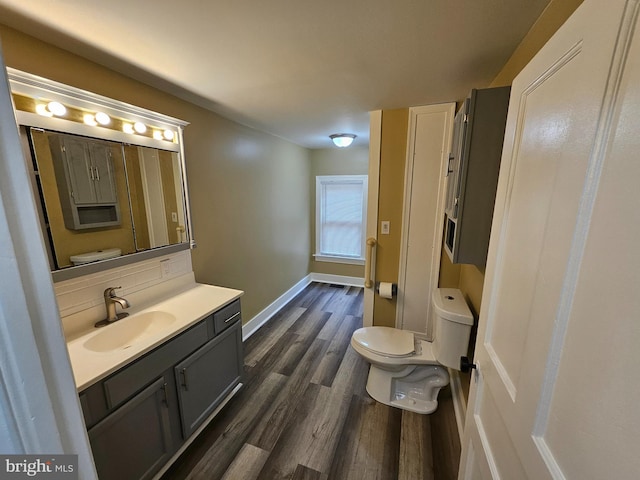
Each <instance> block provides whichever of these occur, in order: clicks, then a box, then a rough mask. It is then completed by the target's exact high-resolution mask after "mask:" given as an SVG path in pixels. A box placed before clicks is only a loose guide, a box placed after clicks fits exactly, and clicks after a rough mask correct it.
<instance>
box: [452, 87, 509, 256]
mask: <svg viewBox="0 0 640 480" xmlns="http://www.w3.org/2000/svg"><path fill="white" fill-rule="evenodd" d="M510 91H511V88H510V87H499V88H487V89H483V90H472V92H471V95H470V96H469V98H467V99H466V100H465V102H464V105H463V106H462V108H461V109H460V111H459V112H458V113H457V115H456V119H455V122H454V130H453V149H452V152H451V155H450V160H449V172H448V179H447V180H448V181H447V202H446V205H445V213H446V225H445V251H446V252H447V254H448V255H449V258H450V259H451V261H452V262H453V263H466V264H474V265H477V266H479V267H481V268H484V266H485V264H486V261H487V250H488V248H489V236H490V233H491V220H492V218H493V206H494V202H495V197H496V188H497V186H498V174H499V170H500V160H501V158H502V143H503V141H504V129H505V125H506V121H507V109H508V107H509V93H510Z"/></svg>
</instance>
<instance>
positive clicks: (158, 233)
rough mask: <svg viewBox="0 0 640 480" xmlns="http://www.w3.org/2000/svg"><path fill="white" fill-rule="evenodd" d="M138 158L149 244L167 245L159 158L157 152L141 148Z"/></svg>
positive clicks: (167, 236)
mask: <svg viewBox="0 0 640 480" xmlns="http://www.w3.org/2000/svg"><path fill="white" fill-rule="evenodd" d="M138 156H139V158H140V174H141V175H142V191H143V193H144V207H145V210H146V213H147V223H148V224H149V243H150V245H151V248H153V247H162V246H164V245H169V233H168V230H167V214H166V210H165V208H164V190H163V188H162V173H161V171H160V157H159V156H158V152H157V150H154V149H152V148H142V147H140V148H138Z"/></svg>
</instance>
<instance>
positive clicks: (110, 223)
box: [7, 67, 196, 282]
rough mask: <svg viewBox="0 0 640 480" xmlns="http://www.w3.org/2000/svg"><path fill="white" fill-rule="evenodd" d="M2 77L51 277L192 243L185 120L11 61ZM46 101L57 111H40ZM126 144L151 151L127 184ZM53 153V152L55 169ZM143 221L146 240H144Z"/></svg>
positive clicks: (136, 259)
mask: <svg viewBox="0 0 640 480" xmlns="http://www.w3.org/2000/svg"><path fill="white" fill-rule="evenodd" d="M7 75H8V77H9V84H10V87H11V95H12V100H13V105H14V109H15V115H16V120H17V122H18V124H19V126H20V132H21V137H22V146H23V151H24V156H25V160H26V162H27V164H28V167H29V168H30V170H31V173H32V185H33V193H34V196H35V200H36V208H37V209H38V212H39V214H40V220H41V226H42V233H43V237H44V239H45V241H46V246H47V252H48V255H49V261H50V265H51V270H52V277H53V280H54V282H58V281H63V280H69V279H72V278H77V277H80V276H82V275H87V274H92V273H97V272H101V271H105V270H107V269H110V268H114V267H119V266H124V265H129V264H132V263H135V262H139V261H142V260H147V259H151V258H156V257H160V256H163V255H168V254H171V253H177V252H179V251H182V250H186V249H189V248H194V247H195V245H196V244H195V240H194V239H193V235H192V233H193V232H192V226H191V221H190V212H189V195H188V189H187V185H186V176H185V171H184V169H185V164H186V162H185V159H184V153H183V137H182V134H183V131H184V128H185V127H186V126H187V125H188V122H185V121H183V120H180V119H177V118H173V117H170V116H167V115H164V114H161V113H158V112H153V111H151V110H147V109H144V108H140V107H136V106H134V105H130V104H127V103H123V102H120V101H118V100H115V99H112V98H108V97H104V96H102V95H98V94H96V93H93V92H89V91H86V90H81V89H78V88H75V87H71V86H69V85H65V84H63V83H59V82H55V81H53V80H49V79H47V78H43V77H39V76H37V75H32V74H30V73H26V72H21V71H19V70H16V69H13V68H10V67H7ZM54 101H56V102H59V103H61V104H63V105H64V106H65V109H66V112H65V113H64V114H60V115H53V114H52V113H51V112H50V111H49V110H48V109H47V105H48V103H47V102H54ZM98 117H100V120H98ZM137 123H139V124H141V125H144V127H145V128H143V129H137V130H136V129H134V128H133V125H135V124H137ZM52 136H59V137H60V139H58V140H55V141H54V143H55V142H58V143H57V144H50V143H49V137H52ZM63 139H64V140H63ZM67 139H72V140H68V142H67ZM66 143H68V144H66ZM56 145H57V147H59V148H57V149H56ZM52 147H53V148H52ZM62 148H64V150H62ZM125 150H127V151H126V152H125ZM133 150H135V151H136V152H142V155H145V154H146V153H149V152H150V155H151V156H154V155H156V156H157V157H158V158H159V162H157V165H156V164H149V167H150V168H149V169H148V170H144V171H141V175H139V178H141V179H142V183H138V184H137V185H135V186H134V185H133V184H132V183H131V182H132V179H131V177H130V175H129V173H130V171H134V170H132V169H130V167H129V161H130V158H132V155H131V152H132V151H133ZM54 156H56V157H59V159H61V161H60V162H55V163H57V164H58V166H56V167H55V168H54V158H53V157H54ZM132 161H133V160H132ZM60 165H61V166H60ZM145 167H146V165H145ZM155 167H159V168H156V171H155V172H154V171H152V169H153V168H155ZM56 168H57V169H58V171H60V173H59V174H58V173H57V171H56ZM57 177H59V178H57ZM154 177H155V179H154ZM160 180H161V181H162V183H161V184H160V183H159V181H160ZM145 181H146V185H145V184H144V182H145ZM154 182H155V184H154ZM146 188H148V189H149V190H148V191H146V192H145V189H146ZM154 188H155V190H152V189H154ZM59 189H60V191H59ZM65 193H66V196H65ZM161 198H162V199H163V200H164V204H163V205H162V209H160V210H157V209H156V207H157V206H158V205H159V204H160V203H162V202H161V200H160V199H161ZM63 208H64V209H66V213H64V214H63ZM163 209H164V210H163ZM87 212H88V213H87ZM105 212H106V213H108V215H106V214H105ZM74 213H75V214H76V217H77V218H74ZM81 213H82V214H83V215H85V216H87V217H89V218H82V215H81ZM151 217H153V220H149V218H151ZM117 218H119V223H118V220H117ZM163 219H164V220H163ZM150 221H153V225H150V224H149V222H150ZM165 224H166V227H165V228H166V230H167V232H166V234H162V228H163V227H164V225H165ZM89 225H90V226H89ZM78 227H81V228H78ZM148 229H153V234H154V235H155V238H154V239H153V240H151V239H149V240H144V238H143V237H144V235H143V232H144V231H145V230H148ZM147 236H149V235H147ZM47 240H48V241H47ZM105 250H108V251H109V252H112V251H113V252H120V253H121V256H118V257H111V256H109V257H106V256H105V253H106V252H105ZM94 254H99V255H94ZM71 256H73V257H74V258H75V259H78V258H79V257H82V258H81V260H80V262H76V260H74V261H73V262H71V261H70V257H71ZM87 259H93V260H87ZM72 263H74V265H72Z"/></svg>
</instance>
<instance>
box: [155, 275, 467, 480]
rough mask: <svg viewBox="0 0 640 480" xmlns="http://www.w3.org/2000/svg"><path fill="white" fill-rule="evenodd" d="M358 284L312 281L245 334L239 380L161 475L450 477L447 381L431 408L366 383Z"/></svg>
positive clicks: (451, 421)
mask: <svg viewBox="0 0 640 480" xmlns="http://www.w3.org/2000/svg"><path fill="white" fill-rule="evenodd" d="M362 305H363V291H362V289H360V288H354V287H340V286H334V285H327V284H320V283H312V284H311V285H309V286H308V287H307V288H306V289H305V290H304V291H303V292H301V293H300V294H299V295H298V296H297V297H296V298H294V299H293V300H292V301H291V302H290V303H289V304H288V305H287V306H286V307H285V308H283V309H282V310H281V311H280V312H279V313H278V314H277V315H275V316H274V317H273V318H272V319H271V320H270V321H269V322H268V323H267V324H266V325H265V326H263V327H262V328H261V329H260V330H259V331H258V332H256V333H255V334H254V335H253V336H252V337H250V338H249V339H248V340H247V342H245V345H244V348H245V378H244V383H245V385H244V387H243V388H242V390H240V392H238V394H237V395H236V396H235V397H234V398H233V399H232V400H231V401H230V402H229V404H227V406H225V408H224V409H222V411H221V412H220V413H219V414H218V416H217V417H216V418H215V419H214V420H213V421H212V422H211V423H210V424H209V426H208V427H207V428H206V429H205V430H204V431H203V432H202V433H201V434H200V436H199V437H198V438H197V439H196V440H195V441H194V442H193V443H192V444H191V445H190V447H189V448H188V449H187V450H186V451H185V452H184V453H183V454H182V456H181V457H180V458H179V459H178V460H177V461H176V462H175V463H174V465H173V466H172V467H171V468H170V469H169V470H168V471H167V472H166V473H165V475H164V476H163V477H162V480H182V479H189V480H205V479H206V480H217V479H223V480H275V479H289V480H359V479H362V480H365V479H366V480H374V479H379V480H396V479H398V480H420V479H428V480H440V479H443V480H448V479H455V478H456V477H457V472H458V461H459V458H460V442H459V439H458V433H457V427H456V423H455V416H454V412H453V404H452V401H451V395H450V392H449V388H448V387H447V388H446V389H443V390H442V391H441V392H440V396H439V407H438V410H436V412H434V413H433V414H431V415H419V414H415V413H411V412H406V411H403V410H399V409H396V408H392V407H388V406H386V405H383V404H380V403H378V402H376V401H374V400H372V399H371V398H370V397H369V395H368V394H367V392H366V389H365V385H366V381H367V375H368V368H369V366H368V364H367V363H366V362H365V361H364V360H362V359H361V358H360V357H359V356H358V354H356V353H355V352H354V351H353V349H352V348H351V346H350V345H349V342H350V340H351V334H352V332H353V331H354V330H355V329H356V328H359V327H360V326H361V325H362Z"/></svg>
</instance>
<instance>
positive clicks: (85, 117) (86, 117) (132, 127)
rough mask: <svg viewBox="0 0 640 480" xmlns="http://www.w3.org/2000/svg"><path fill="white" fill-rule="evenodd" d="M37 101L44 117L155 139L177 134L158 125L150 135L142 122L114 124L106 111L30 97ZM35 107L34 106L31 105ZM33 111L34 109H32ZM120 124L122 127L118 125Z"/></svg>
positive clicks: (173, 136) (36, 106) (167, 138)
mask: <svg viewBox="0 0 640 480" xmlns="http://www.w3.org/2000/svg"><path fill="white" fill-rule="evenodd" d="M29 100H32V101H34V102H35V112H36V113H37V114H38V115H41V116H43V117H53V116H56V117H62V116H65V117H67V118H66V119H67V120H71V121H76V122H81V123H84V124H85V125H90V126H92V127H97V126H103V127H107V126H109V127H108V128H112V129H114V128H115V129H121V130H122V131H123V132H124V133H127V134H130V135H134V134H136V133H138V134H140V135H145V136H151V137H153V138H154V139H155V140H162V141H165V140H166V141H169V142H172V143H173V142H174V141H175V139H176V134H175V132H174V131H173V130H171V129H162V128H157V127H152V128H151V131H152V132H151V135H149V133H148V132H149V127H147V125H145V124H144V123H142V122H139V121H138V122H133V121H127V120H118V119H117V121H116V124H115V125H112V123H113V122H112V118H111V117H110V116H109V115H108V114H106V113H104V112H100V111H98V112H95V113H93V112H87V111H86V110H85V111H83V110H80V109H76V108H74V107H69V108H67V107H66V106H65V105H63V104H62V103H60V102H56V101H52V102H48V103H38V102H37V101H35V100H34V99H29ZM31 108H33V106H32V107H31ZM31 111H33V110H31ZM118 124H120V127H118Z"/></svg>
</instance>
